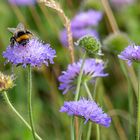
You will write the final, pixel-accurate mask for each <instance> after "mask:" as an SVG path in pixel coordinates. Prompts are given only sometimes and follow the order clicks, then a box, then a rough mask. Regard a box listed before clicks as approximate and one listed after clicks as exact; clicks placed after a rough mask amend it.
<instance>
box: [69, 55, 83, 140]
mask: <svg viewBox="0 0 140 140" xmlns="http://www.w3.org/2000/svg"><path fill="white" fill-rule="evenodd" d="M85 57H86V53H85V54H84V56H83V61H82V65H81V69H80V73H79V76H78V82H77V87H76V93H75V101H77V100H78V97H79V92H80V85H81V80H82V75H83V66H84V62H85ZM72 118H73V117H72ZM75 119H76V121H78V120H77V118H76V117H75ZM71 121H72V122H71V139H72V140H74V138H75V137H74V118H73V119H72V120H71ZM78 132H79V128H78V127H76V140H78V135H79V134H78Z"/></svg>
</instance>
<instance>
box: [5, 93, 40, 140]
mask: <svg viewBox="0 0 140 140" xmlns="http://www.w3.org/2000/svg"><path fill="white" fill-rule="evenodd" d="M3 95H4V98H5V101H6V103H7V104H8V106H9V107H10V109H11V110H12V111H13V112H14V113H15V114H16V115H17V117H18V118H19V119H20V120H21V121H22V122H23V123H24V124H25V125H26V127H27V128H28V129H29V130H30V131H32V129H31V126H30V125H29V124H28V122H27V121H26V120H25V119H24V118H23V117H22V116H21V115H20V113H19V112H18V111H17V110H16V109H15V108H14V106H13V105H12V103H11V102H10V100H9V98H8V95H7V93H6V92H4V94H3ZM35 136H36V138H37V139H38V140H42V138H40V136H39V135H38V134H37V133H35Z"/></svg>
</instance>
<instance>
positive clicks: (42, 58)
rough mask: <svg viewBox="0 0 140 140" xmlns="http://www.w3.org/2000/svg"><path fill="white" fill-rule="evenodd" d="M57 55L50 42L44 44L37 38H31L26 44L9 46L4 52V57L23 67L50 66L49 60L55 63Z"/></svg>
mask: <svg viewBox="0 0 140 140" xmlns="http://www.w3.org/2000/svg"><path fill="white" fill-rule="evenodd" d="M55 56H56V52H55V50H53V49H52V48H51V47H50V45H49V44H44V43H42V42H41V41H39V40H38V39H37V38H32V39H30V40H29V42H28V43H27V44H26V45H25V46H23V45H19V44H16V45H15V46H13V47H11V46H8V47H7V49H6V51H5V52H3V57H4V58H6V59H7V62H10V63H12V64H14V65H22V66H23V67H26V66H27V65H31V66H32V67H35V66H37V67H40V66H41V65H42V64H45V65H46V66H48V63H49V62H50V63H51V64H53V63H54V62H53V59H54V57H55Z"/></svg>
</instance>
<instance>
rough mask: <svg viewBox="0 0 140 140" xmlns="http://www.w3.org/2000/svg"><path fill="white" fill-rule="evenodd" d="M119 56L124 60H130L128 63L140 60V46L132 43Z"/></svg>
mask: <svg viewBox="0 0 140 140" xmlns="http://www.w3.org/2000/svg"><path fill="white" fill-rule="evenodd" d="M118 57H119V58H120V59H122V60H126V61H128V65H131V64H132V62H133V61H134V62H140V46H136V45H130V46H128V47H127V48H125V49H124V51H122V52H121V53H120V54H119V55H118Z"/></svg>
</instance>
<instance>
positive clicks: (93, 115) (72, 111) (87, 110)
mask: <svg viewBox="0 0 140 140" xmlns="http://www.w3.org/2000/svg"><path fill="white" fill-rule="evenodd" d="M60 112H66V113H67V114H68V115H70V116H73V115H74V116H79V117H83V118H85V123H87V121H89V120H90V121H92V122H95V123H97V124H100V125H103V126H105V127H109V126H110V123H111V118H110V117H109V116H108V115H107V114H106V113H104V112H103V111H102V109H101V108H100V107H99V106H98V105H97V104H96V103H95V101H93V100H87V99H85V98H81V99H80V100H79V101H69V102H64V105H63V106H62V107H61V109H60Z"/></svg>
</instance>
